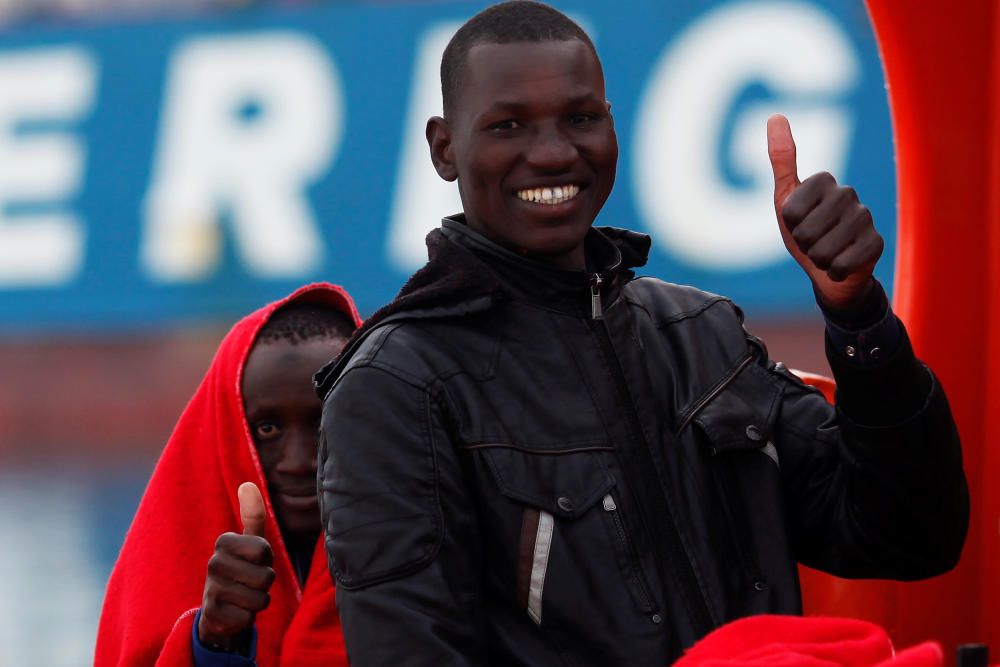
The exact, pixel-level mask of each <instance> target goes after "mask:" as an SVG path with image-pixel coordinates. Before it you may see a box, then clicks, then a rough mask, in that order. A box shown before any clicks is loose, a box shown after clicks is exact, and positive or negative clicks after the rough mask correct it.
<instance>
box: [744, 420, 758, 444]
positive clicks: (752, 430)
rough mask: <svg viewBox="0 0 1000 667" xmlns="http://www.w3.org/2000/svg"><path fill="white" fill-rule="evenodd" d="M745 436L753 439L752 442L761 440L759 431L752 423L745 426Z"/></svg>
mask: <svg viewBox="0 0 1000 667" xmlns="http://www.w3.org/2000/svg"><path fill="white" fill-rule="evenodd" d="M747 438H749V439H750V440H753V441H754V442H760V440H761V435H760V431H759V430H758V429H757V427H756V426H754V425H753V424H750V426H747Z"/></svg>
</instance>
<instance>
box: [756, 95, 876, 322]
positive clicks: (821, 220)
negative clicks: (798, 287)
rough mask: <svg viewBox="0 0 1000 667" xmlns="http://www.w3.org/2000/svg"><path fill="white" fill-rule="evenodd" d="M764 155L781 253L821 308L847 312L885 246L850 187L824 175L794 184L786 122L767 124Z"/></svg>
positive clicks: (777, 119) (860, 298) (774, 119)
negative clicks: (793, 263)
mask: <svg viewBox="0 0 1000 667" xmlns="http://www.w3.org/2000/svg"><path fill="white" fill-rule="evenodd" d="M767 150H768V155H769V156H770V158H771V169H772V171H773V172H774V211H775V213H776V214H777V216H778V227H779V228H780V229H781V238H782V239H783V240H784V242H785V248H787V249H788V252H789V253H791V255H792V257H793V258H795V261H796V262H798V263H799V266H801V267H802V268H803V270H805V272H806V274H807V275H808V276H809V279H810V280H812V283H813V286H814V287H815V288H816V293H817V295H818V297H819V299H820V301H821V302H822V304H823V305H824V306H826V307H827V308H830V309H831V310H834V311H839V312H841V313H845V314H847V313H851V311H852V310H855V309H857V308H858V307H860V306H861V304H863V303H864V301H865V297H866V296H867V295H868V291H869V290H870V289H871V287H872V285H873V284H874V281H873V278H872V272H873V271H874V270H875V263H876V262H877V261H878V258H879V257H880V256H881V255H882V249H883V248H884V247H885V241H884V240H883V239H882V236H881V235H879V233H878V232H877V231H876V230H875V225H874V223H873V221H872V215H871V212H869V210H868V209H867V208H866V207H865V206H864V205H863V204H862V203H861V202H860V201H858V195H857V193H856V192H855V191H854V189H853V188H849V187H843V186H841V185H838V183H837V181H836V180H835V179H834V178H833V176H831V175H830V174H828V173H826V172H820V173H818V174H814V175H812V176H810V177H809V178H807V179H806V180H804V181H799V176H798V169H797V166H796V160H795V141H794V139H792V130H791V127H789V125H788V119H787V118H785V117H784V116H782V115H780V114H775V115H773V116H771V117H770V118H768V119H767Z"/></svg>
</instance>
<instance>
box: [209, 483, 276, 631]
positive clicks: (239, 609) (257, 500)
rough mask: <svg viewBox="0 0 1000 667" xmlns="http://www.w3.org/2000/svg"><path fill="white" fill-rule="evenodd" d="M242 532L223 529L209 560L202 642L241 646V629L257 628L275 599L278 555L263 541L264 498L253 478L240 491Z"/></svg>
mask: <svg viewBox="0 0 1000 667" xmlns="http://www.w3.org/2000/svg"><path fill="white" fill-rule="evenodd" d="M237 497H238V498H239V502H240V518H241V520H242V521H243V534H242V535H240V534H238V533H223V534H222V535H220V536H219V539H218V540H216V542H215V553H214V554H212V557H211V558H210V559H209V561H208V575H207V576H206V577H205V593H204V595H203V596H202V603H201V618H200V619H199V622H198V638H199V639H200V640H201V642H202V643H203V644H206V645H210V646H217V647H220V648H223V649H227V650H233V649H242V648H244V647H242V646H238V645H237V644H238V642H239V640H240V638H241V637H240V636H241V633H243V632H244V631H245V630H247V629H248V628H250V627H251V626H253V623H254V619H255V618H256V616H257V614H258V613H259V612H261V611H263V610H264V609H266V608H267V606H268V604H270V602H271V597H270V595H268V592H267V591H268V590H269V589H270V588H271V584H272V583H273V582H274V570H273V569H272V568H271V565H272V563H273V562H274V555H273V553H272V552H271V545H270V544H268V542H267V540H266V539H264V518H265V516H266V515H265V510H264V499H263V497H262V496H261V494H260V489H258V488H257V485H256V484H254V483H253V482H244V483H243V484H241V485H240V488H239V490H238V491H237Z"/></svg>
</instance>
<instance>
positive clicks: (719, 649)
mask: <svg viewBox="0 0 1000 667" xmlns="http://www.w3.org/2000/svg"><path fill="white" fill-rule="evenodd" d="M942 664H943V660H942V654H941V647H940V646H938V645H937V644H934V643H933V642H926V643H924V644H920V645H919V646H916V647H914V648H912V649H909V650H906V651H902V652H900V653H896V652H895V651H894V650H893V647H892V641H890V639H889V636H888V635H887V634H886V632H885V630H883V629H882V628H880V627H878V626H877V625H874V624H872V623H867V622H865V621H858V620H854V619H846V618H802V617H798V616H751V617H749V618H743V619H740V620H737V621H733V622H732V623H728V624H726V625H724V626H722V627H721V628H718V629H717V630H715V631H714V632H712V633H710V634H709V635H707V636H706V637H705V638H703V639H702V640H701V641H699V642H698V643H697V644H695V645H694V646H693V647H691V648H690V649H689V650H688V651H687V652H686V653H685V654H684V655H683V656H682V657H681V659H680V660H678V661H677V662H675V663H674V667H941V665H942Z"/></svg>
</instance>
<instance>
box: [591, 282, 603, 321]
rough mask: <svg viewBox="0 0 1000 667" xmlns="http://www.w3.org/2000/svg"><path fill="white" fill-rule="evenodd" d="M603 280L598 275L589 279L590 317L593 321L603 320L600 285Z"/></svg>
mask: <svg viewBox="0 0 1000 667" xmlns="http://www.w3.org/2000/svg"><path fill="white" fill-rule="evenodd" d="M603 284H604V279H603V278H601V274H600V273H595V274H594V275H592V276H591V277H590V317H591V319H594V320H601V319H604V308H603V307H602V306H601V285H603Z"/></svg>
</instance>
